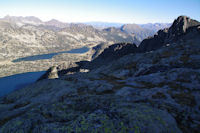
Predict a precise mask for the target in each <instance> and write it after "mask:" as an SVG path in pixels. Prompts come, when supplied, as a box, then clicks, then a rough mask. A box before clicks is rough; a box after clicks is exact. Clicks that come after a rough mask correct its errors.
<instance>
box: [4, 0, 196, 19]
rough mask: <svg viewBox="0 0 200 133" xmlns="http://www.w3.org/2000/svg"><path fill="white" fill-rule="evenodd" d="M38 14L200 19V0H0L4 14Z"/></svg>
mask: <svg viewBox="0 0 200 133" xmlns="http://www.w3.org/2000/svg"><path fill="white" fill-rule="evenodd" d="M6 15H12V16H36V17H39V18H40V19H42V20H44V21H47V20H50V19H52V18H55V19H58V20H60V21H63V22H88V21H103V22H121V23H149V22H151V23H154V22H172V21H173V20H174V19H175V18H177V17H178V16H180V15H187V16H189V17H191V18H193V19H196V20H198V21H200V0H0V17H4V16H6Z"/></svg>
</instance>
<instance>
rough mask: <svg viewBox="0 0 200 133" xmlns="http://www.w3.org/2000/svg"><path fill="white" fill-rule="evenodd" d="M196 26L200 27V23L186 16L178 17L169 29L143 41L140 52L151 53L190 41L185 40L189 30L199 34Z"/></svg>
mask: <svg viewBox="0 0 200 133" xmlns="http://www.w3.org/2000/svg"><path fill="white" fill-rule="evenodd" d="M198 26H200V22H198V21H196V20H193V19H190V18H189V17H186V16H180V17H178V18H177V19H176V20H175V21H174V22H173V24H172V26H171V27H170V28H166V29H163V30H159V31H158V33H157V34H156V35H154V36H153V37H150V38H148V39H145V40H143V41H142V42H141V44H140V46H139V48H140V51H141V52H145V51H152V50H156V49H158V48H160V47H162V46H165V45H167V44H171V43H174V42H176V41H183V40H184V39H185V40H187V39H190V38H186V37H187V34H191V32H190V30H196V32H199V29H198ZM193 32H194V31H193ZM193 32H192V33H193Z"/></svg>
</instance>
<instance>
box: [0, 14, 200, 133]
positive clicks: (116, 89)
mask: <svg viewBox="0 0 200 133" xmlns="http://www.w3.org/2000/svg"><path fill="white" fill-rule="evenodd" d="M177 20H178V21H177ZM177 20H175V21H174V23H173V25H172V26H171V27H170V28H169V31H172V32H167V33H166V35H167V36H168V35H171V33H175V36H173V38H172V40H173V41H170V42H167V44H165V43H161V44H160V46H159V47H157V49H153V45H152V43H151V39H150V40H149V41H148V40H146V41H145V45H146V46H148V45H150V46H151V47H150V46H149V48H148V49H144V50H143V51H141V48H142V47H143V46H141V48H140V47H139V48H137V47H136V46H135V45H133V44H115V45H113V46H110V47H109V48H107V49H106V50H105V51H104V52H102V53H101V54H100V55H99V56H98V57H97V58H101V57H104V56H105V55H107V54H108V53H109V52H108V51H112V52H113V54H112V55H111V57H110V59H109V61H105V63H102V62H101V63H100V64H99V66H97V67H96V68H94V67H93V68H92V69H90V71H89V72H77V73H75V74H70V75H65V74H63V75H60V78H58V79H51V80H48V79H44V80H41V81H38V82H36V83H35V84H32V85H29V86H27V87H25V88H23V89H19V90H16V91H15V92H12V93H11V94H8V95H7V96H5V97H2V98H0V131H1V132H3V133H8V132H16V131H18V132H22V133H26V132H33V133H37V132H43V133H57V132H59V133H60V132H63V133H64V132H80V133H82V132H141V133H146V132H148V133H163V132H165V133H170V132H174V133H181V132H184V133H196V132H199V128H200V127H199V123H200V119H199V118H200V110H199V107H200V102H199V101H200V99H199V98H200V90H199V88H200V69H199V68H200V60H199V59H200V45H199V43H200V28H199V25H198V22H197V23H196V21H195V20H192V19H189V18H188V17H185V16H181V17H179V18H178V19H177ZM179 20H180V21H179ZM185 20H189V21H185ZM193 22H194V23H193ZM177 25H178V28H177ZM180 28H181V29H180ZM182 29H183V30H182ZM179 32H180V33H182V32H184V33H182V34H179ZM161 33H162V32H158V35H157V36H162V34H161ZM157 36H154V37H152V39H155V38H157ZM184 38H185V39H184ZM167 39H168V37H167ZM174 39H175V40H174ZM181 39H184V40H183V41H181ZM156 41H157V40H156ZM143 43H144V42H143ZM129 47H131V48H133V49H132V51H131V53H130V52H127V54H125V53H126V51H129V50H130V49H129ZM137 50H139V51H137ZM115 52H117V53H116V54H115ZM119 53H122V56H121V58H120V57H119ZM113 55H114V56H113ZM118 57H119V58H118ZM97 58H95V59H96V60H98V59H97ZM102 61H103V60H102ZM92 65H94V66H96V64H92ZM54 69H55V68H54ZM54 72H55V71H54ZM27 118H28V119H27Z"/></svg>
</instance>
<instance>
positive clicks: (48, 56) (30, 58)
mask: <svg viewBox="0 0 200 133" xmlns="http://www.w3.org/2000/svg"><path fill="white" fill-rule="evenodd" d="M88 51H89V48H88V47H82V48H78V49H72V50H69V51H62V52H57V53H50V54H41V55H33V56H27V57H23V58H19V59H16V60H13V61H12V62H20V61H36V60H45V59H51V58H53V56H55V55H59V54H63V53H70V54H82V53H86V52H88Z"/></svg>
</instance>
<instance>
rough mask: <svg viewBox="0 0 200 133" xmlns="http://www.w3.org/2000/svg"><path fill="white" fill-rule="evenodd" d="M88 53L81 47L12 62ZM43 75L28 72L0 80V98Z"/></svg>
mask: <svg viewBox="0 0 200 133" xmlns="http://www.w3.org/2000/svg"><path fill="white" fill-rule="evenodd" d="M88 51H89V48H88V47H82V48H78V49H72V50H69V51H63V52H58V53H50V54H42V55H34V56H27V57H24V58H19V59H16V60H13V62H20V61H35V60H44V59H51V58H52V57H53V56H55V55H58V54H62V53H71V54H73V53H75V54H81V53H86V52H88ZM44 73H45V71H41V72H29V73H22V74H16V75H12V76H8V77H3V78H0V97H1V96H4V95H6V94H8V93H10V92H12V91H13V90H16V89H20V88H23V87H25V86H26V85H28V84H31V83H34V82H35V81H36V80H37V79H38V78H40V77H41V76H42V75H43V74H44Z"/></svg>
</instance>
